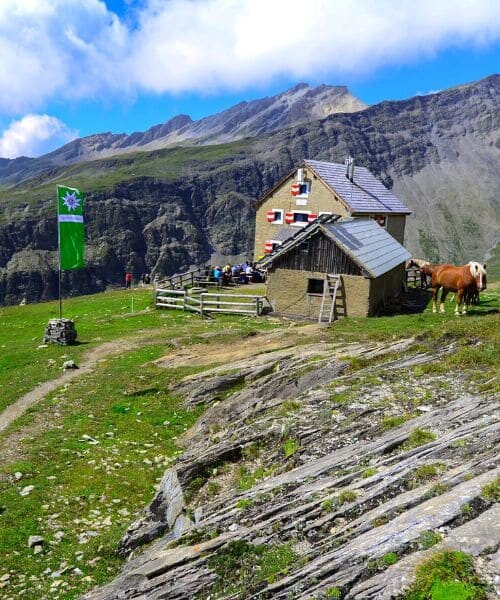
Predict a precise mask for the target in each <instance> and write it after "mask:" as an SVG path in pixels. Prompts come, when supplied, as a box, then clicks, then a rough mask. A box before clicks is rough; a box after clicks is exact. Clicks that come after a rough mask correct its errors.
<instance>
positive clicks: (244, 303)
mask: <svg viewBox="0 0 500 600" xmlns="http://www.w3.org/2000/svg"><path fill="white" fill-rule="evenodd" d="M264 299H265V297H264V296H251V295H249V294H215V293H208V292H201V293H200V294H199V296H194V295H192V294H188V292H187V291H186V290H175V289H171V288H161V287H157V288H156V292H155V306H156V308H173V309H179V310H189V311H192V312H196V313H198V314H199V315H200V316H201V317H203V316H204V315H205V314H208V313H214V312H219V313H228V314H234V313H236V314H245V315H254V316H256V317H258V316H259V315H260V314H261V313H262V308H263V306H264Z"/></svg>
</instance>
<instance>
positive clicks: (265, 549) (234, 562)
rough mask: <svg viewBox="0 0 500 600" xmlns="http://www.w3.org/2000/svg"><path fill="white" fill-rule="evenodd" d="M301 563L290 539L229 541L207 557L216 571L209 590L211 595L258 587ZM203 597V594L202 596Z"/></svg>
mask: <svg viewBox="0 0 500 600" xmlns="http://www.w3.org/2000/svg"><path fill="white" fill-rule="evenodd" d="M301 563H302V561H301V559H300V556H299V555H298V554H297V553H296V552H295V551H294V550H293V549H292V546H291V544H290V543H288V544H280V545H264V544H261V545H256V546H254V545H253V544H250V543H249V542H247V541H245V540H236V541H233V542H230V543H229V544H227V545H226V546H225V547H223V548H222V549H221V550H219V551H218V552H217V553H215V554H214V555H213V556H211V557H210V558H209V560H208V565H209V567H210V568H211V569H212V570H213V571H214V572H215V574H216V575H217V581H216V583H215V585H214V586H213V588H212V589H211V592H212V593H213V594H214V597H215V598H220V597H224V596H227V595H230V594H238V593H240V592H242V591H243V590H244V591H245V593H246V594H248V593H249V592H251V591H252V590H255V591H256V590H258V589H259V587H260V585H261V584H262V583H273V582H274V581H276V579H277V578H279V577H281V576H285V575H287V574H288V573H289V572H290V571H292V570H293V569H294V568H296V567H298V566H299V565H300V564H301ZM204 597H205V596H204Z"/></svg>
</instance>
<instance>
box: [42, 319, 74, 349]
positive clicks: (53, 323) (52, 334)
mask: <svg viewBox="0 0 500 600" xmlns="http://www.w3.org/2000/svg"><path fill="white" fill-rule="evenodd" d="M76 337H77V333H76V329H75V322H74V321H72V320H71V319H50V321H49V322H48V324H47V327H46V329H45V333H44V336H43V342H44V343H46V342H47V343H51V344H60V345H62V346H68V345H69V344H74V343H75V341H76Z"/></svg>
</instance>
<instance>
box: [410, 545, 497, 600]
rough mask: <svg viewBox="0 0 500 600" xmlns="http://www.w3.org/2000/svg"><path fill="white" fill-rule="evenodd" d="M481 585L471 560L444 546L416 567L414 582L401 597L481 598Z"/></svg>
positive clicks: (431, 599)
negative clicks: (443, 548)
mask: <svg viewBox="0 0 500 600" xmlns="http://www.w3.org/2000/svg"><path fill="white" fill-rule="evenodd" d="M485 598H486V586H484V585H483V584H482V583H481V581H480V579H479V577H478V576H477V574H476V572H475V569H474V560H473V558H472V557H471V556H469V555H468V554H465V553H464V552H454V551H450V550H443V551H442V552H438V553H436V554H434V555H433V556H431V558H429V559H428V560H426V561H425V562H423V563H422V564H421V565H420V566H419V567H417V569H416V572H415V582H414V584H413V585H412V586H411V588H410V590H409V591H408V592H407V593H406V594H405V596H404V598H403V600H452V599H453V600H483V599H485Z"/></svg>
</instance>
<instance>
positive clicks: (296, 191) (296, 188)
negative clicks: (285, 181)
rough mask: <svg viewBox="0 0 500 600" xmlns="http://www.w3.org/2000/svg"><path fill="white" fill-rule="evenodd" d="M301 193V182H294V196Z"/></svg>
mask: <svg viewBox="0 0 500 600" xmlns="http://www.w3.org/2000/svg"><path fill="white" fill-rule="evenodd" d="M299 194H300V183H292V196H298V195H299Z"/></svg>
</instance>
